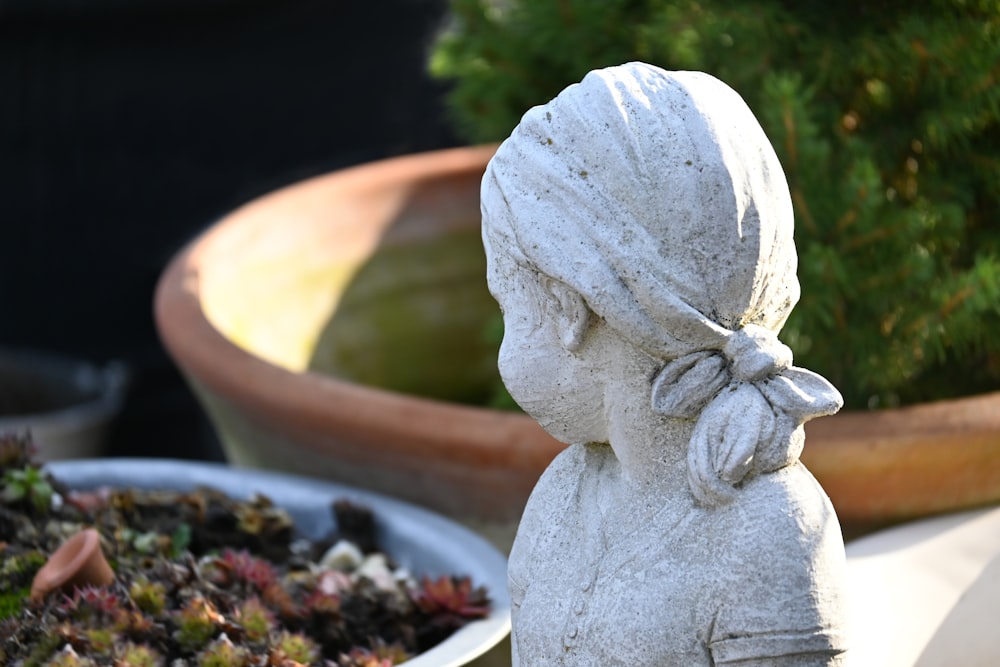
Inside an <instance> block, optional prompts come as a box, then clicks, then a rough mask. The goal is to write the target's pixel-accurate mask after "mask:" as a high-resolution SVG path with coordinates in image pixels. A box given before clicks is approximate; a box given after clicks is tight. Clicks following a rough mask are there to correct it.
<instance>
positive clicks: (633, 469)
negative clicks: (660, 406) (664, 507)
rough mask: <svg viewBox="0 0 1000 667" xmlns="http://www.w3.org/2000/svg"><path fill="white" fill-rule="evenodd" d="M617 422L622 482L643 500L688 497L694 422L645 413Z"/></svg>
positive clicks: (614, 441) (614, 436)
mask: <svg viewBox="0 0 1000 667" xmlns="http://www.w3.org/2000/svg"><path fill="white" fill-rule="evenodd" d="M630 412H631V413H632V414H630V415H628V418H627V419H625V420H620V419H616V420H614V421H613V423H612V429H611V433H610V440H611V448H612V450H614V453H615V456H616V458H617V459H618V462H619V464H620V466H621V468H620V469H621V479H622V482H623V483H624V485H625V486H627V487H629V490H630V492H632V493H636V494H639V495H641V496H646V497H651V496H664V497H665V499H666V498H669V497H676V495H678V494H685V495H686V494H687V493H688V492H689V491H688V481H687V449H688V443H689V442H690V440H691V431H692V430H693V429H694V422H693V421H691V420H678V419H665V418H662V417H660V416H658V415H654V414H652V412H651V411H650V412H647V411H644V410H639V411H637V412H638V413H639V414H636V411H630Z"/></svg>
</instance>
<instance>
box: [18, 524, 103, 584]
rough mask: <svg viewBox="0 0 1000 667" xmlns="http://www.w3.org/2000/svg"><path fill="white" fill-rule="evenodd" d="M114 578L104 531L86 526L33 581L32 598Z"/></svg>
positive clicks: (53, 557)
mask: <svg viewBox="0 0 1000 667" xmlns="http://www.w3.org/2000/svg"><path fill="white" fill-rule="evenodd" d="M114 580H115V574H114V572H112V571H111V566H110V565H108V561H107V559H106V558H105V557H104V551H103V550H102V549H101V535H100V533H98V532H97V531H96V530H94V529H93V528H86V529H84V530H81V531H80V532H78V533H76V534H75V535H73V536H72V537H70V538H69V539H68V540H66V541H65V542H63V543H62V544H61V545H60V546H59V548H58V549H56V550H55V551H54V552H53V553H52V555H51V556H50V557H49V559H48V560H47V561H46V562H45V565H43V566H42V568H41V569H40V570H38V573H37V574H35V578H34V580H33V581H32V582H31V599H32V600H34V601H39V600H43V599H45V598H46V597H47V596H48V595H49V594H50V593H55V592H57V591H65V592H67V593H68V592H72V590H73V589H74V588H84V587H85V586H98V587H100V586H108V585H110V584H111V582H112V581H114Z"/></svg>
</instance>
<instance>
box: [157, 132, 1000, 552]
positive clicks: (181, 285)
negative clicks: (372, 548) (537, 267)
mask: <svg viewBox="0 0 1000 667" xmlns="http://www.w3.org/2000/svg"><path fill="white" fill-rule="evenodd" d="M493 150H494V147H476V148H463V149H452V150H445V151H436V152H431V153H425V154H419V155H412V156H407V157H402V158H395V159H390V160H385V161H381V162H376V163H371V164H368V165H363V166H360V167H355V168H351V169H347V170H343V171H339V172H335V173H332V174H329V175H326V176H322V177H319V178H315V179H311V180H308V181H305V182H302V183H299V184H296V185H293V186H291V187H288V188H285V189H282V190H279V191H277V192H275V193H273V194H271V195H268V196H266V197H263V198H261V199H259V200H256V201H254V202H251V203H250V204H248V205H246V206H244V207H242V208H240V209H238V210H236V211H234V212H233V213H231V214H230V215H228V216H226V217H225V218H224V219H222V220H221V221H220V222H219V223H217V224H216V225H214V226H213V227H211V228H210V229H209V230H208V231H206V232H205V233H204V234H202V235H201V237H199V238H197V239H196V240H195V241H194V242H193V243H192V244H191V245H190V246H189V247H187V248H186V249H185V250H183V251H182V252H181V253H180V254H179V255H178V256H177V257H176V258H174V259H173V261H172V262H171V263H170V265H169V267H168V268H167V270H166V271H165V273H164V274H163V276H162V278H161V280H160V283H159V286H158V289H157V294H156V321H157V325H158V327H159V331H160V335H161V337H162V339H163V342H164V343H165V345H166V347H167V348H168V350H169V352H170V354H171V355H172V356H173V358H174V360H175V361H176V362H177V364H178V365H179V366H180V368H181V369H182V370H183V372H184V373H185V375H186V376H187V378H188V380H189V381H190V383H191V386H192V387H193V388H194V390H195V392H196V393H197V395H198V396H199V397H200V400H201V401H202V403H203V405H204V407H205V409H206V410H207V412H208V413H209V415H210V417H211V419H212V421H213V422H214V424H215V426H216V428H217V430H218V432H219V435H220V437H221V440H222V442H223V446H224V448H225V450H226V452H227V456H228V457H229V458H230V460H231V461H232V462H233V463H235V464H237V465H243V466H251V467H259V468H269V469H277V470H287V471H291V472H297V473H304V474H308V475H314V476H319V477H325V478H330V479H334V480H338V481H342V482H348V483H351V484H354V485H359V486H363V487H366V488H370V489H373V490H376V491H379V492H382V493H387V494H391V495H395V496H398V497H401V498H404V499H407V500H410V501H414V502H417V503H420V504H422V505H425V506H427V507H431V508H433V509H435V510H438V511H441V512H445V513H447V514H449V515H451V516H453V517H457V518H460V519H465V520H470V519H472V520H478V521H486V522H490V523H500V524H506V525H512V524H513V522H516V520H517V518H518V517H519V515H520V512H521V510H522V508H523V506H524V503H525V501H526V499H527V497H528V494H529V492H530V491H531V489H532V487H533V486H534V484H535V481H536V480H537V478H538V476H539V475H540V474H541V472H542V471H543V470H544V469H545V467H546V466H547V465H548V463H549V462H550V461H551V460H552V458H553V457H554V456H555V455H556V454H557V453H558V452H559V451H560V450H561V449H562V445H561V444H560V443H558V442H556V441H555V440H553V439H552V438H551V437H550V436H548V435H547V434H545V433H544V432H543V431H542V430H541V428H540V427H538V426H537V425H536V424H535V423H534V421H532V420H531V419H530V418H528V417H526V416H524V415H522V414H518V413H511V412H503V411H499V410H493V409H486V408H479V407H473V406H471V405H463V404H460V403H458V402H456V399H455V396H459V395H461V394H462V392H463V391H465V393H466V395H467V396H472V395H473V394H475V393H476V391H473V390H468V388H467V387H466V388H463V387H461V386H459V385H461V384H462V383H463V381H464V377H463V375H475V376H479V375H484V374H485V375H495V370H494V364H495V350H492V348H490V349H486V350H485V351H484V349H482V347H481V346H482V335H481V334H482V328H483V325H482V322H481V320H482V319H483V318H486V319H488V317H489V315H488V314H489V313H490V312H495V311H492V310H491V309H493V308H495V306H493V304H492V302H491V301H490V300H489V295H488V293H487V291H486V286H485V264H484V260H483V257H482V249H481V246H480V245H479V240H478V237H479V232H478V229H479V223H480V218H479V182H480V178H481V176H482V173H483V170H484V169H485V165H486V162H487V161H488V160H489V158H490V156H491V155H492V153H493ZM441 238H446V239H450V240H448V241H446V242H444V244H443V246H441V247H439V248H437V249H436V250H435V249H434V248H433V246H434V244H435V243H437V241H435V239H441ZM414 246H417V247H423V250H421V251H420V252H421V253H423V254H420V253H418V259H416V260H407V259H405V255H404V252H405V251H406V250H407V248H410V247H414ZM428 248H430V249H429V250H428ZM400 266H401V267H403V268H401V269H399V271H396V273H395V274H394V271H395V268H394V267H400ZM452 291H458V292H459V293H460V295H459V296H458V297H455V300H449V298H445V297H443V296H441V295H442V294H445V293H448V292H452ZM386 304H388V305H386ZM472 315H474V316H475V317H472ZM456 317H457V319H456ZM428 323H429V324H430V325H432V326H431V328H430V329H428V330H426V331H425V330H424V329H425V328H426V327H427V325H428ZM433 325H436V327H437V328H434V326H433ZM455 332H457V333H455ZM453 334H454V335H453ZM470 339H475V340H473V341H472V342H470ZM469 345H471V346H472V348H476V349H469V348H468V346H469ZM477 345H479V346H480V347H478V348H477V347H476V346H477ZM408 346H409V349H407V348H408ZM477 354H478V355H480V356H483V357H484V358H485V362H484V361H482V360H480V361H475V359H476V355H477ZM484 364H485V366H488V368H486V367H484ZM394 372H396V375H395V376H394V375H393V373H394ZM400 375H401V377H400ZM386 387H389V388H388V389H387V388H386ZM434 392H437V393H438V396H437V398H427V397H426V396H428V395H431V394H433V393H434ZM417 394H420V395H422V396H424V397H420V396H418V395H417ZM807 432H808V438H807V444H806V450H805V454H804V455H803V460H804V461H805V462H806V463H807V465H808V466H809V467H810V468H811V469H812V470H813V472H814V473H815V474H816V476H817V477H818V478H819V479H820V482H821V483H822V484H823V485H824V487H825V488H826V489H827V491H828V492H829V494H830V496H831V498H832V499H833V502H834V505H835V506H836V508H837V510H838V513H839V515H840V516H841V519H842V521H843V522H845V524H860V523H865V524H868V523H871V524H872V525H876V524H884V523H890V522H894V521H899V520H903V519H907V518H911V517H913V516H921V515H924V514H928V513H933V512H942V511H946V510H954V509H958V508H964V507H970V506H975V505H982V504H987V503H990V502H996V501H1000V394H992V395H988V396H983V397H978V398H972V399H968V400H966V401H948V402H945V403H940V404H935V405H929V406H919V407H913V408H905V409H901V410H889V411H883V412H876V413H847V414H841V415H836V416H834V417H828V418H824V419H820V420H816V421H815V422H813V423H811V424H809V426H808V429H807ZM500 541H501V542H502V541H503V540H502V539H501V540H500Z"/></svg>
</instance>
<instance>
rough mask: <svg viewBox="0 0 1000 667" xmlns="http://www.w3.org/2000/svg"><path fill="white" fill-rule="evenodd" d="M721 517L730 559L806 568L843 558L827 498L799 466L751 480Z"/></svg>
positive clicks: (838, 527)
mask: <svg viewBox="0 0 1000 667" xmlns="http://www.w3.org/2000/svg"><path fill="white" fill-rule="evenodd" d="M724 513H725V514H726V523H727V524H728V529H729V530H731V531H732V534H733V536H734V537H735V540H734V541H732V542H731V548H732V549H734V550H735V551H736V552H737V553H735V554H734V557H735V558H736V559H750V560H752V561H757V562H760V560H761V559H771V558H779V559H780V560H781V561H782V562H797V563H799V564H801V565H802V566H803V567H805V568H806V569H808V568H809V567H812V566H813V565H815V564H816V561H817V560H826V559H829V558H834V559H842V558H843V541H842V537H841V533H840V523H839V522H838V520H837V515H836V512H835V511H834V509H833V505H832V504H831V503H830V498H829V497H828V496H827V495H826V493H825V492H824V491H823V489H822V487H820V485H819V483H818V482H817V481H816V479H815V478H814V477H813V476H812V474H811V473H810V472H809V471H808V470H807V469H806V468H805V466H803V465H802V464H801V463H795V464H793V465H790V466H787V467H785V468H782V469H780V470H776V471H774V472H770V473H765V474H763V475H759V476H756V477H754V478H752V479H751V480H749V481H748V482H747V483H745V484H744V485H743V488H741V489H740V492H739V493H737V494H736V498H735V500H734V501H733V503H732V504H731V507H729V508H728V509H727V510H724ZM810 563H812V564H813V565H810Z"/></svg>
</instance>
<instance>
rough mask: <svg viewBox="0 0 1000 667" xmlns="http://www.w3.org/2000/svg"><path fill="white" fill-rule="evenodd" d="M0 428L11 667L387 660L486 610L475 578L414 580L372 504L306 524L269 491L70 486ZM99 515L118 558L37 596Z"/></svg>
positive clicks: (2, 624) (4, 634)
mask: <svg viewBox="0 0 1000 667" xmlns="http://www.w3.org/2000/svg"><path fill="white" fill-rule="evenodd" d="M30 451H31V443H30V441H29V439H28V438H25V437H20V436H15V435H2V436H0V664H3V665H8V666H11V667H43V666H51V667H71V666H78V667H90V666H92V667H105V666H108V667H127V666H132V667H147V666H148V667H152V666H154V665H159V666H161V667H195V666H199V667H200V666H205V667H301V666H304V665H308V666H323V667H333V666H337V667H344V666H359V667H360V666H364V667H368V666H372V667H389V666H391V665H393V664H396V663H397V662H401V661H403V660H405V659H407V658H408V657H411V656H412V655H414V654H417V653H421V652H423V651H426V650H427V649H429V648H431V647H433V646H434V645H435V644H437V643H439V642H440V641H442V640H443V639H445V638H446V637H447V636H448V635H450V634H451V633H452V632H454V631H455V630H456V629H457V628H459V627H461V626H462V625H464V624H465V623H467V622H468V621H470V620H472V619H475V618H480V617H483V616H485V615H487V614H488V611H489V601H488V599H487V596H486V592H485V591H484V590H483V589H481V588H474V587H473V586H472V583H471V582H470V581H469V580H468V579H467V578H463V577H459V576H445V577H441V578H440V579H437V580H430V579H423V580H422V581H419V582H418V581H416V580H414V579H413V578H412V577H411V576H410V575H409V573H406V572H404V571H402V570H400V569H398V568H396V567H395V566H394V564H393V562H392V559H391V557H389V556H387V555H385V554H382V553H381V552H380V551H379V546H378V544H377V543H376V541H375V530H374V517H373V516H372V513H371V511H370V510H368V509H367V508H365V507H361V506H357V505H355V504H352V503H350V502H347V501H342V500H341V501H336V502H334V503H333V504H332V507H331V512H333V513H334V515H335V517H336V526H337V533H336V534H331V535H329V536H327V537H326V538H324V539H321V540H309V539H307V538H304V537H302V536H301V535H299V534H298V533H297V532H296V530H295V526H294V525H293V523H292V520H291V518H290V517H289V515H288V514H287V513H286V512H285V511H284V510H283V509H281V508H280V507H277V506H275V505H274V504H273V503H272V502H271V501H270V500H269V499H268V498H266V497H265V496H256V497H254V498H252V499H250V500H237V499H233V498H230V497H228V496H226V495H225V494H222V493H221V492H219V491H215V490H212V489H207V488H206V489H198V490H195V491H192V492H174V491H140V490H136V489H100V490H96V491H87V492H80V491H73V490H71V489H68V488H66V487H65V486H64V485H63V484H61V483H60V482H59V480H57V479H54V478H52V477H51V476H50V475H49V474H47V473H46V472H45V471H44V470H43V469H42V468H40V467H39V466H38V465H37V464H35V463H34V462H33V461H32V460H31V459H30ZM87 527H93V528H96V529H97V530H98V531H99V532H100V535H101V544H102V547H103V551H104V553H105V555H106V556H107V559H108V561H109V562H110V564H111V567H112V569H113V570H114V572H115V581H114V582H113V583H112V584H111V585H110V586H106V587H94V586H84V587H83V588H82V589H81V588H74V589H72V590H68V591H59V592H54V593H52V594H49V595H48V596H47V597H45V598H44V599H41V600H37V601H32V600H30V599H29V592H30V589H31V585H32V580H33V578H34V576H35V573H36V572H37V571H38V570H39V569H40V568H41V567H42V566H43V565H44V563H45V562H46V559H47V558H48V556H49V555H50V554H52V553H53V552H54V551H55V550H56V549H57V548H58V547H59V545H60V544H61V543H63V542H64V541H65V540H66V539H67V538H68V537H69V536H71V535H73V534H75V533H77V532H79V531H80V530H81V529H83V528H87Z"/></svg>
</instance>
